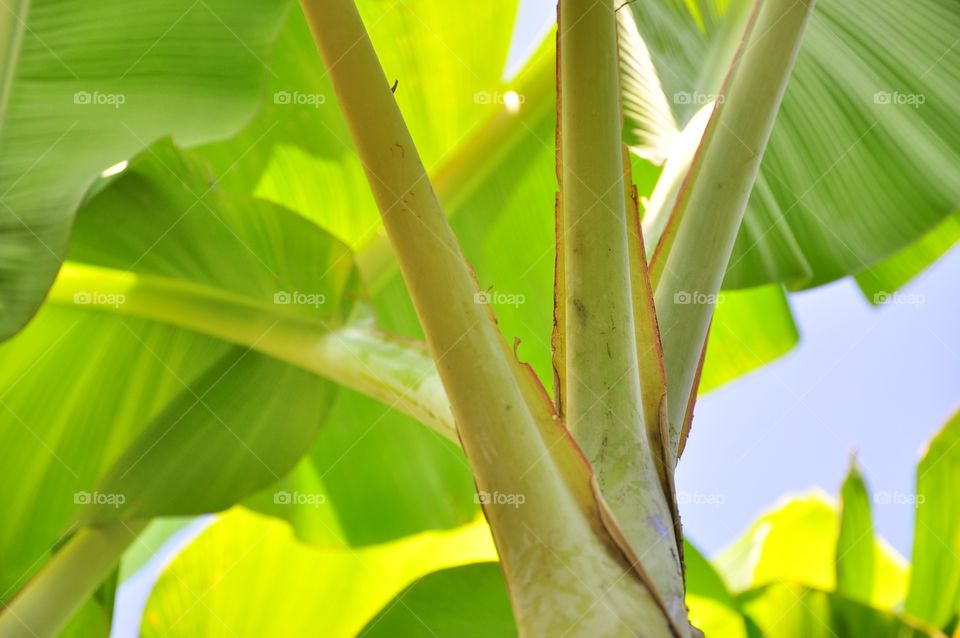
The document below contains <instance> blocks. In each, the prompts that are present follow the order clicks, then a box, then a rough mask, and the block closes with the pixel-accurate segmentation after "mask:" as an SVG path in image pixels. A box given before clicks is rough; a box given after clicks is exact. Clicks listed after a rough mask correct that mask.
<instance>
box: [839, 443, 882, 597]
mask: <svg viewBox="0 0 960 638" xmlns="http://www.w3.org/2000/svg"><path fill="white" fill-rule="evenodd" d="M840 501H841V502H840V533H839V537H838V538H837V593H838V594H842V595H843V596H846V597H847V598H851V599H853V600H861V601H869V600H870V595H871V593H872V592H873V587H874V582H873V561H874V535H873V517H872V514H871V512H870V494H869V493H868V492H867V486H866V484H865V483H864V481H863V476H861V474H860V470H859V469H858V468H857V466H856V461H855V460H854V461H853V462H852V463H851V465H850V471H849V473H848V474H847V478H846V479H845V480H844V482H843V486H842V487H841V488H840Z"/></svg>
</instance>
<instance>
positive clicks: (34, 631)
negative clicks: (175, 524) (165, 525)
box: [0, 521, 146, 638]
mask: <svg viewBox="0 0 960 638" xmlns="http://www.w3.org/2000/svg"><path fill="white" fill-rule="evenodd" d="M144 527H146V521H143V522H140V521H121V522H119V523H114V524H112V525H108V526H105V527H84V528H81V529H80V530H79V531H77V533H76V534H74V535H73V537H72V538H71V539H70V540H69V541H67V544H66V545H64V546H63V547H62V548H61V549H60V551H58V552H57V553H56V554H54V556H53V558H51V559H50V561H49V562H47V564H46V565H44V566H43V568H42V569H41V570H40V571H39V572H37V573H36V575H34V577H33V578H32V579H31V580H30V582H28V583H27V585H26V586H25V587H24V588H23V589H22V590H20V592H18V593H17V595H16V596H15V597H14V598H13V600H11V601H9V602H8V603H7V604H6V606H5V608H4V609H3V613H2V614H0V638H47V637H48V636H56V635H57V634H58V633H59V632H60V630H61V629H63V627H64V626H65V625H66V624H67V622H68V621H69V620H70V618H71V617H72V616H73V614H74V613H76V611H77V610H79V609H80V607H81V606H82V605H83V604H84V603H85V602H86V601H87V600H88V599H89V598H90V596H92V595H93V593H94V592H95V591H96V589H97V587H99V586H100V583H102V582H103V581H104V580H105V579H106V578H107V576H108V575H109V574H110V572H111V571H113V569H114V568H115V567H116V566H117V564H118V563H119V562H120V558H121V557H122V556H123V552H124V551H126V549H127V547H129V546H130V544H131V543H133V541H134V540H135V539H136V538H137V535H139V534H140V532H141V531H143V528H144Z"/></svg>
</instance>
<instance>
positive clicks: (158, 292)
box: [47, 262, 457, 441]
mask: <svg viewBox="0 0 960 638" xmlns="http://www.w3.org/2000/svg"><path fill="white" fill-rule="evenodd" d="M90 290H96V291H98V292H101V293H104V294H110V295H114V297H115V298H118V299H122V300H123V303H118V304H116V305H99V306H75V307H79V308H86V309H91V310H99V311H103V312H116V313H119V314H125V315H130V316H134V317H141V318H144V319H152V320H154V321H161V322H163V323H167V324H170V325H174V326H179V327H181V328H187V329H190V330H195V331H197V332H200V333H203V334H208V335H210V336H213V337H217V338H219V339H224V340H226V341H230V342H232V343H236V344H240V345H245V346H248V347H250V348H252V349H254V350H257V351H258V352H262V353H264V354H267V355H270V356H273V357H275V358H277V359H279V360H281V361H286V362H287V363H290V364H292V365H295V366H297V367H299V368H303V369H304V370H309V371H310V372H313V373H315V374H318V375H320V376H322V377H325V378H327V379H330V380H331V381H334V382H336V383H338V384H340V385H343V386H346V387H348V388H350V389H352V390H356V391H357V392H360V393H362V394H365V395H367V396H370V397H373V398H374V399H377V400H379V401H382V402H383V403H385V404H386V405H389V406H391V407H394V408H396V409H398V410H401V411H403V412H405V413H407V414H409V415H410V416H412V417H414V418H415V419H417V420H419V421H422V422H423V423H425V424H427V425H429V426H430V427H432V428H433V429H434V430H436V431H437V432H439V433H440V434H442V435H443V436H445V437H447V438H449V439H451V440H453V441H457V433H456V427H455V426H454V423H453V416H452V414H451V413H450V405H449V402H448V401H447V398H446V395H445V394H444V391H443V386H442V384H441V383H440V379H439V377H438V376H437V369H436V366H435V365H434V363H433V360H432V359H431V358H430V355H429V353H428V352H426V351H425V349H423V348H421V347H419V346H418V345H417V344H415V343H405V342H404V340H402V339H399V338H396V337H391V336H389V335H386V334H383V333H380V332H377V331H375V330H373V329H367V328H362V327H351V326H346V327H339V326H329V325H326V324H323V323H317V322H310V321H305V320H303V319H302V318H300V317H296V316H294V315H291V314H288V313H284V312H283V311H282V309H283V308H284V306H276V305H262V304H257V303H255V302H253V301H251V300H249V299H245V298H243V297H240V296H236V295H230V294H227V293H223V292H221V291H216V290H212V289H210V288H207V287H203V286H197V285H192V284H189V283H186V282H182V281H171V280H167V279H162V278H158V277H148V276H137V275H134V274H133V273H130V272H126V271H120V270H112V269H109V268H99V267H94V266H85V265H82V264H76V263H72V262H66V263H65V264H64V266H63V268H62V269H61V270H60V275H59V276H58V278H57V281H56V283H55V284H54V286H53V288H52V289H51V290H50V294H49V295H48V297H47V300H48V302H50V303H54V304H63V305H71V306H73V305H74V295H76V294H77V293H83V292H85V291H90Z"/></svg>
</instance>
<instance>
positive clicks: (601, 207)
mask: <svg viewBox="0 0 960 638" xmlns="http://www.w3.org/2000/svg"><path fill="white" fill-rule="evenodd" d="M559 50H560V96H561V100H560V109H559V110H560V122H561V128H560V131H561V133H560V138H561V149H560V150H561V152H560V157H561V184H560V186H561V189H560V191H561V201H562V206H563V215H562V217H563V228H562V233H563V236H562V238H561V242H560V244H561V246H562V247H563V248H562V249H563V251H564V260H563V261H564V273H563V275H564V286H565V293H566V294H565V298H564V299H563V300H558V303H564V304H565V313H564V314H565V323H566V325H565V341H564V348H565V359H566V374H565V397H564V416H565V418H566V420H567V424H568V426H569V427H570V430H571V432H572V433H573V435H574V436H575V437H576V439H577V442H578V443H579V444H580V447H581V448H582V449H583V452H584V454H585V455H586V457H587V460H589V461H590V463H591V464H592V465H593V467H594V471H595V473H596V476H597V482H598V483H599V485H600V489H601V491H602V492H603V494H604V496H605V497H606V499H607V502H608V503H609V504H610V508H611V509H612V510H613V513H614V514H615V515H616V517H617V519H618V521H619V522H620V526H621V528H622V529H623V531H624V534H625V535H626V537H627V540H629V541H630V544H631V545H632V546H633V547H634V549H635V550H637V552H638V553H639V554H640V555H642V556H643V560H644V566H645V568H646V571H647V573H648V574H649V575H650V577H651V579H652V580H653V582H654V584H655V585H656V586H657V588H658V590H659V592H660V595H661V597H662V598H663V600H664V601H665V603H666V605H667V609H668V610H669V612H670V613H671V614H672V615H673V620H674V623H675V625H676V626H677V627H681V628H685V627H687V626H688V622H687V618H686V607H685V606H684V586H683V569H682V566H681V564H680V552H679V550H678V548H677V541H676V539H677V534H676V532H675V530H674V529H673V516H672V514H671V511H670V508H669V505H668V503H667V501H666V498H665V495H664V492H663V486H662V484H661V481H660V477H659V474H658V470H657V467H656V462H655V459H654V456H653V453H652V451H651V447H650V442H649V441H648V439H647V428H646V425H645V423H644V415H643V404H642V397H641V391H640V374H639V363H638V358H637V356H638V355H637V345H636V330H635V326H634V316H633V301H632V299H633V297H632V290H631V282H630V275H631V270H630V258H629V253H628V246H627V237H628V234H629V235H630V236H631V237H632V236H633V233H628V226H627V205H626V204H627V202H626V198H625V195H624V193H625V188H624V165H623V142H622V122H621V107H620V85H619V61H618V53H617V20H616V15H615V13H614V0H601V1H600V2H597V1H596V0H561V3H560V30H559ZM631 223H632V222H631ZM657 443H658V444H659V441H658V442H657ZM683 631H684V634H683V635H689V634H688V629H683Z"/></svg>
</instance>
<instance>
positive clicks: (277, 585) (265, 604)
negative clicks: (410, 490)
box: [141, 509, 505, 638]
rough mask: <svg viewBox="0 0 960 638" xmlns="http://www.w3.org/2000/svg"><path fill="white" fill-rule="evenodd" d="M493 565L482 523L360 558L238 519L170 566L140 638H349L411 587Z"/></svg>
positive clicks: (360, 552)
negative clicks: (444, 573) (443, 573)
mask: <svg viewBox="0 0 960 638" xmlns="http://www.w3.org/2000/svg"><path fill="white" fill-rule="evenodd" d="M495 556H496V554H495V550H494V548H493V542H492V539H491V538H490V532H489V529H488V528H487V525H486V523H485V522H484V521H482V520H478V521H476V522H475V523H472V524H469V525H466V526H463V527H460V528H457V529H455V530H451V531H445V532H426V533H422V534H418V535H415V536H410V537H408V538H404V539H402V540H397V541H393V542H391V543H386V544H381V545H373V546H369V547H365V548H362V549H352V548H322V547H316V546H314V545H308V544H303V543H300V542H298V541H297V540H296V539H295V538H294V536H293V535H292V532H291V530H290V528H289V527H288V526H287V525H286V524H285V523H283V522H280V521H277V520H275V519H272V518H269V517H263V516H259V515H257V514H253V513H251V512H249V511H247V510H243V509H236V510H233V511H231V512H229V513H227V514H226V515H224V516H223V517H221V518H220V519H219V520H218V521H217V522H216V523H214V524H213V525H212V526H211V527H209V528H208V529H207V530H206V531H204V532H203V534H201V535H200V536H199V537H198V538H197V539H196V540H195V541H194V542H193V543H192V544H191V545H190V546H189V547H187V548H186V549H185V550H184V551H183V553H181V554H180V555H179V556H178V557H177V558H176V559H174V560H173V561H172V562H171V563H170V565H169V566H168V567H167V569H166V571H165V572H164V573H163V574H162V575H161V577H160V580H159V581H158V582H157V585H156V587H155V589H154V590H153V593H152V594H151V596H150V599H149V600H148V602H147V607H146V610H145V612H144V617H143V624H142V627H141V635H143V636H145V637H151V636H155V637H159V636H167V637H168V638H175V637H177V636H191V637H192V636H210V637H213V636H234V635H235V634H236V633H237V632H240V631H242V632H243V633H248V634H251V635H256V636H264V637H272V636H276V637H277V638H279V637H281V636H326V637H328V638H336V637H338V636H343V637H344V638H347V637H350V638H352V637H353V636H356V635H357V633H358V632H359V631H360V630H362V629H363V627H364V626H365V625H366V624H367V623H368V622H369V621H370V619H371V618H373V617H374V615H375V614H376V613H377V612H378V611H379V610H380V609H381V608H382V607H383V606H384V605H386V604H387V603H389V602H390V600H391V599H392V598H393V597H394V596H396V595H397V594H398V593H399V592H400V591H401V590H403V589H404V588H405V587H407V586H408V585H409V584H410V583H411V582H413V581H414V580H416V579H417V578H419V577H421V576H424V575H425V574H428V573H430V572H432V571H435V570H437V569H443V568H447V567H453V566H457V565H463V564H469V563H475V562H480V561H489V560H492V559H495ZM501 595H505V594H501Z"/></svg>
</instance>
